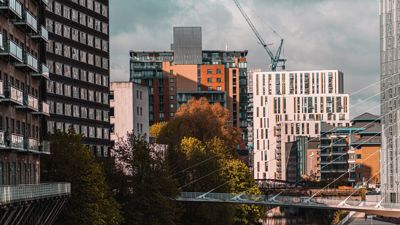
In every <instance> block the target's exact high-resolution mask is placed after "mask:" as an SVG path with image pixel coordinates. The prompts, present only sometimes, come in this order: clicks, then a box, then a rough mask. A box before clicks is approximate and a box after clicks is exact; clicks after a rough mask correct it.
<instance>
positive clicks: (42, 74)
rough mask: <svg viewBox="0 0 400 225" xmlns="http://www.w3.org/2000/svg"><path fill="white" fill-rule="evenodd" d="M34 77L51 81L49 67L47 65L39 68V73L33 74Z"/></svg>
mask: <svg viewBox="0 0 400 225" xmlns="http://www.w3.org/2000/svg"><path fill="white" fill-rule="evenodd" d="M32 77H43V78H45V79H47V80H49V79H50V78H49V67H47V66H46V65H45V64H42V65H41V66H40V67H39V72H37V73H32Z"/></svg>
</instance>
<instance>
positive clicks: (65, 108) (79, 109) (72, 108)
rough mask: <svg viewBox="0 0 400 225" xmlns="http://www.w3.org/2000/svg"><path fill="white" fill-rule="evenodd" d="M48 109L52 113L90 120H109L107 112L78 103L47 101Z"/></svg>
mask: <svg viewBox="0 0 400 225" xmlns="http://www.w3.org/2000/svg"><path fill="white" fill-rule="evenodd" d="M49 108H50V109H49V110H50V113H52V114H58V115H63V116H73V117H76V118H83V119H90V120H97V121H104V122H109V121H110V117H109V112H108V111H104V110H100V109H93V108H88V107H84V106H79V105H72V104H67V103H65V104H64V103H61V102H53V101H49Z"/></svg>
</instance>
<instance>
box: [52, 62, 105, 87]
mask: <svg viewBox="0 0 400 225" xmlns="http://www.w3.org/2000/svg"><path fill="white" fill-rule="evenodd" d="M47 66H48V67H49V72H50V73H53V74H57V75H60V76H65V77H69V78H73V79H76V80H81V81H84V82H89V83H92V84H96V85H100V86H104V87H107V88H108V87H109V77H108V76H105V75H101V74H98V73H93V72H88V71H86V70H82V69H78V68H76V67H72V66H70V65H67V64H62V63H60V62H53V61H51V60H47Z"/></svg>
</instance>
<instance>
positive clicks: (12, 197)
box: [0, 183, 71, 205]
mask: <svg viewBox="0 0 400 225" xmlns="http://www.w3.org/2000/svg"><path fill="white" fill-rule="evenodd" d="M70 194H71V184H70V183H48V184H37V185H16V186H0V205H3V204H9V203H13V202H19V201H29V200H35V199H41V198H46V197H57V196H68V195H70Z"/></svg>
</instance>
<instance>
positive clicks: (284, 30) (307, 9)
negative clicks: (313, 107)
mask: <svg viewBox="0 0 400 225" xmlns="http://www.w3.org/2000/svg"><path fill="white" fill-rule="evenodd" d="M240 2H241V3H242V6H243V7H244V9H245V10H246V12H247V14H248V15H249V16H250V17H251V19H252V20H253V23H254V24H255V25H256V27H257V28H258V30H259V31H260V33H261V34H262V36H263V37H264V39H265V40H266V42H268V43H273V44H274V45H272V46H271V48H272V49H273V51H274V50H275V49H276V47H277V45H278V44H279V39H280V38H279V37H278V36H277V35H275V34H274V32H273V30H276V31H277V32H278V33H279V34H280V35H281V36H282V37H283V38H284V39H285V48H284V53H285V54H284V55H285V57H286V58H287V59H288V62H287V64H286V67H287V68H286V69H288V70H305V69H339V70H341V71H343V72H344V75H345V91H346V92H347V93H348V94H350V95H351V96H350V98H351V103H352V105H353V107H352V108H351V114H352V116H355V115H358V114H360V113H363V112H366V111H369V112H372V113H379V97H378V96H376V97H374V95H377V94H378V92H379V16H378V7H379V5H378V1H376V0H350V1H349V0H240ZM173 26H201V27H202V30H203V49H225V48H226V46H227V45H228V46H229V49H230V50H249V55H248V62H249V68H250V69H258V68H260V69H263V70H265V69H266V68H267V65H268V64H269V60H268V58H267V57H266V54H265V51H264V49H263V48H262V47H261V46H260V45H259V44H258V42H257V39H256V38H255V36H254V34H253V33H252V32H251V30H250V28H249V26H248V25H247V23H246V21H245V20H244V19H243V17H242V16H241V14H240V12H239V10H238V9H237V8H236V6H235V4H234V3H233V1H232V0H201V1H200V0H111V1H110V29H111V38H110V39H111V76H112V78H111V79H112V80H114V81H115V80H128V78H129V50H169V48H170V44H171V42H172V28H173ZM369 85H372V86H370V87H369ZM365 87H368V88H365ZM363 88H364V91H361V92H359V90H360V89H363ZM354 92H356V93H355V94H352V93H354ZM367 98H369V99H368V100H367V101H365V103H364V102H363V101H364V100H365V99H367Z"/></svg>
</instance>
